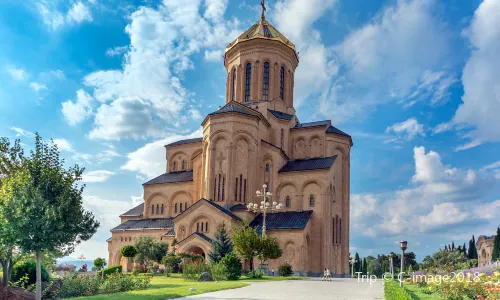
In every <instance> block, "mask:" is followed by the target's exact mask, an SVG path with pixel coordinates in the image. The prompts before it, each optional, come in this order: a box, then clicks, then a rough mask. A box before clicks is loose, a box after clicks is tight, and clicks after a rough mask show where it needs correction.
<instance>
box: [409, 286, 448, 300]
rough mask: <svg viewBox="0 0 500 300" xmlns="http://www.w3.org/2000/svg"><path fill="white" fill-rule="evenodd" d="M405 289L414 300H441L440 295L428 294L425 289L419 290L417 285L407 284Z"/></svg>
mask: <svg viewBox="0 0 500 300" xmlns="http://www.w3.org/2000/svg"><path fill="white" fill-rule="evenodd" d="M404 287H405V288H406V290H407V291H408V293H409V294H410V296H411V297H412V298H413V299H414V300H440V299H441V298H440V297H439V295H438V294H426V293H424V289H425V288H419V287H418V286H417V285H416V284H405V285H404Z"/></svg>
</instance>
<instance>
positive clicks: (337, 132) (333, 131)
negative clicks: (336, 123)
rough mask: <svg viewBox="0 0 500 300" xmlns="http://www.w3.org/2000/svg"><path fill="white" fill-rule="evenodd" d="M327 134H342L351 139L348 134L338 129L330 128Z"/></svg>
mask: <svg viewBox="0 0 500 300" xmlns="http://www.w3.org/2000/svg"><path fill="white" fill-rule="evenodd" d="M326 133H336V134H340V135H344V136H348V137H351V136H350V135H348V134H347V133H345V132H343V131H342V130H340V129H338V128H335V127H333V126H330V127H328V129H327V130H326Z"/></svg>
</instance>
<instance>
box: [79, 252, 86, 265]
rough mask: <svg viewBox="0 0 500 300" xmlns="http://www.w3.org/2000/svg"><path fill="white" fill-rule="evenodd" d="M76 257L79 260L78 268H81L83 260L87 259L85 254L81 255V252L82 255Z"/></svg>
mask: <svg viewBox="0 0 500 300" xmlns="http://www.w3.org/2000/svg"><path fill="white" fill-rule="evenodd" d="M78 259H79V260H80V269H81V268H82V267H83V260H84V259H87V258H86V257H85V256H83V254H82V255H80V257H78Z"/></svg>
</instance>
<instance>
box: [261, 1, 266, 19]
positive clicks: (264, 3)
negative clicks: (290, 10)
mask: <svg viewBox="0 0 500 300" xmlns="http://www.w3.org/2000/svg"><path fill="white" fill-rule="evenodd" d="M260 6H262V15H261V19H265V18H266V17H265V13H266V1H265V0H262V1H260Z"/></svg>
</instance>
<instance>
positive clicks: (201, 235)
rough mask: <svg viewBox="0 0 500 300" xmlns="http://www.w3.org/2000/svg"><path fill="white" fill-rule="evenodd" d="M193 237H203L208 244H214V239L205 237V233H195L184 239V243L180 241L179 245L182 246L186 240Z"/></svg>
mask: <svg viewBox="0 0 500 300" xmlns="http://www.w3.org/2000/svg"><path fill="white" fill-rule="evenodd" d="M193 235H194V236H199V237H201V238H202V239H204V240H205V241H207V242H209V243H212V239H211V238H209V237H208V236H206V235H204V234H203V233H199V232H193V233H191V234H190V235H188V236H187V237H186V238H185V239H183V240H182V241H180V242H179V243H177V244H180V243H182V242H184V241H185V240H187V239H189V238H190V237H192V236H193Z"/></svg>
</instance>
